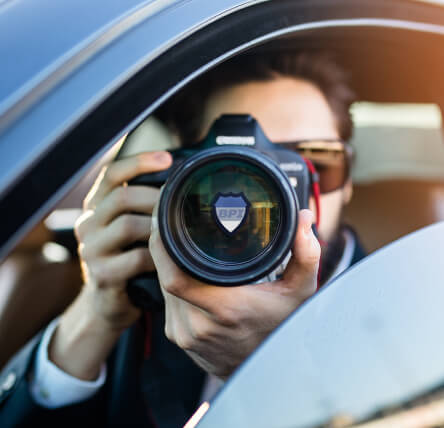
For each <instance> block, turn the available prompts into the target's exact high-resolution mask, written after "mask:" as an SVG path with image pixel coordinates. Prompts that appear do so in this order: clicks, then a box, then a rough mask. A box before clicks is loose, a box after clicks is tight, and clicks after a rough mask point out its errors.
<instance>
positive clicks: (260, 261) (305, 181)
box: [128, 115, 311, 307]
mask: <svg viewBox="0 0 444 428" xmlns="http://www.w3.org/2000/svg"><path fill="white" fill-rule="evenodd" d="M171 154H172V156H173V164H172V166H171V167H170V168H169V169H168V170H166V171H161V172H157V173H152V174H145V175H141V176H139V177H137V178H135V179H134V180H132V181H131V182H130V183H129V184H137V185H147V186H156V187H161V186H163V185H164V184H165V185H164V187H163V188H162V192H161V196H160V201H159V209H158V225H159V232H160V236H161V238H162V241H163V243H164V245H165V248H166V250H167V252H168V253H169V255H170V256H171V258H172V259H173V260H174V262H175V263H176V264H177V265H178V266H179V267H180V268H181V269H182V270H183V271H185V272H186V273H188V274H189V275H191V276H193V277H195V278H197V279H199V280H201V281H203V282H205V283H210V284H215V285H220V286H236V285H240V284H247V283H254V282H258V281H260V280H261V279H262V278H264V277H266V276H267V275H268V274H270V273H271V272H273V271H275V270H276V269H277V268H278V267H279V266H280V265H281V264H282V263H283V261H284V259H285V258H286V257H287V256H288V253H289V252H290V250H291V247H292V245H293V242H294V237H295V234H296V229H297V223H298V211H299V210H300V209H302V208H307V207H308V201H309V197H310V191H311V176H310V172H309V169H308V167H307V165H306V163H305V161H304V159H303V158H302V157H301V156H300V155H299V154H298V153H296V152H295V151H292V150H287V149H285V148H284V147H282V146H280V145H277V144H273V143H272V142H271V141H269V140H268V138H267V137H266V136H265V134H264V133H263V131H262V129H261V127H260V126H259V124H258V123H257V121H256V120H255V119H254V118H253V117H251V116H250V115H223V116H221V117H220V118H219V119H218V120H216V121H215V122H214V124H213V126H212V127H211V129H210V131H209V132H208V135H207V136H206V137H205V139H204V140H203V141H201V142H200V143H197V144H195V145H193V146H192V147H187V148H181V149H178V150H174V151H171ZM146 278H147V277H145V284H144V283H143V281H144V278H143V277H139V278H138V279H137V280H135V281H132V282H130V284H129V287H128V292H129V294H130V297H131V296H132V299H133V301H135V300H136V304H138V305H139V306H144V307H146V306H147V305H146V302H147V301H148V300H149V298H151V299H152V300H153V299H156V297H155V296H154V294H156V295H157V296H158V297H159V296H161V295H160V293H159V292H158V290H157V291H155V290H154V289H153V281H154V277H153V276H152V277H151V285H150V286H148V282H147V280H146ZM137 289H138V290H137ZM143 289H144V290H143ZM144 292H146V293H148V294H149V295H150V296H145V297H143V296H142V294H143V293H144ZM141 301H144V302H145V303H143V304H140V302H141Z"/></svg>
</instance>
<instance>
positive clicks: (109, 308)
mask: <svg viewBox="0 0 444 428" xmlns="http://www.w3.org/2000/svg"><path fill="white" fill-rule="evenodd" d="M170 165H171V156H170V154H169V153H167V152H153V153H143V154H139V155H136V156H132V157H128V158H125V159H122V160H118V161H115V162H113V163H111V164H110V165H109V166H108V167H107V168H105V169H104V170H103V171H102V173H101V174H100V175H99V177H98V179H97V181H96V182H95V184H94V186H93V187H92V189H91V191H90V193H89V194H88V196H87V197H86V199H85V202H84V213H83V215H82V216H81V217H80V219H79V221H78V222H77V224H76V227H75V232H76V237H77V240H78V242H79V256H80V261H81V266H82V271H83V275H84V280H85V285H84V286H83V289H82V291H81V292H80V294H79V296H78V297H77V299H76V300H75V301H74V303H73V305H71V306H70V307H69V308H68V309H67V310H66V311H65V313H64V314H63V315H62V317H61V321H60V324H59V326H58V327H57V330H56V332H55V334H54V336H53V339H52V341H51V344H50V348H49V356H50V359H51V360H52V361H53V362H54V363H55V364H57V365H58V366H59V367H60V368H62V369H63V370H64V371H66V372H68V373H70V374H72V375H74V376H76V377H78V378H81V379H93V378H94V377H95V376H97V374H98V372H99V369H100V365H101V364H102V363H103V361H104V360H105V359H106V357H107V355H108V353H109V351H110V349H111V348H112V346H113V345H114V343H115V342H116V340H117V339H118V337H119V336H120V334H121V333H122V332H123V330H125V329H126V328H127V327H128V326H130V325H131V324H132V323H133V322H134V321H135V320H136V319H137V318H138V317H139V315H140V310H139V309H138V308H136V307H135V306H133V305H132V304H131V302H130V300H129V298H128V295H127V293H126V284H127V281H128V279H129V278H131V277H133V276H135V275H137V274H140V273H142V272H146V271H151V270H154V265H153V261H152V259H151V256H150V253H149V250H148V247H147V246H146V247H144V248H134V249H128V250H125V248H126V247H128V246H129V245H131V244H132V243H134V242H137V241H147V240H148V238H149V234H150V229H151V217H150V215H151V213H152V211H153V208H154V206H155V204H156V203H157V200H158V198H159V189H156V188H152V187H147V186H128V185H126V182H127V181H129V180H131V179H132V178H134V177H136V176H138V175H140V174H144V173H150V172H155V171H161V170H164V169H166V168H168V167H169V166H170Z"/></svg>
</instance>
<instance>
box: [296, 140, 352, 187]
mask: <svg viewBox="0 0 444 428" xmlns="http://www.w3.org/2000/svg"><path fill="white" fill-rule="evenodd" d="M298 152H299V153H300V154H301V155H302V156H303V157H305V158H307V159H309V160H310V161H311V162H312V163H313V165H314V167H315V168H316V171H317V172H318V174H319V187H320V191H321V193H328V192H332V191H333V190H337V189H340V188H341V187H342V186H344V184H345V182H346V181H347V178H348V173H349V160H348V158H347V154H346V152H345V150H328V149H325V150H310V149H300V148H298Z"/></svg>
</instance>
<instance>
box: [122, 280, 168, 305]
mask: <svg viewBox="0 0 444 428" xmlns="http://www.w3.org/2000/svg"><path fill="white" fill-rule="evenodd" d="M126 291H127V293H128V296H129V298H130V300H131V302H132V303H133V304H134V305H135V306H137V307H138V308H140V309H143V310H144V311H156V312H158V311H161V310H163V308H164V300H163V295H162V292H161V291H160V285H159V280H158V278H157V273H156V272H148V273H143V274H141V275H138V276H136V277H134V278H131V279H130V280H129V281H128V285H127V286H126Z"/></svg>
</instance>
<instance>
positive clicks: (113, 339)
mask: <svg viewBox="0 0 444 428" xmlns="http://www.w3.org/2000/svg"><path fill="white" fill-rule="evenodd" d="M352 100H353V93H352V92H351V91H350V89H349V88H348V86H347V83H346V79H345V76H344V73H343V72H342V71H341V70H340V69H339V68H338V67H337V66H336V65H335V64H334V63H333V62H332V61H331V60H330V59H329V58H327V57H325V56H324V55H319V54H307V53H300V54H294V53H292V54H278V55H276V56H266V57H264V55H253V56H244V57H241V58H238V59H235V60H233V61H230V62H228V63H226V64H224V65H223V66H221V67H220V68H218V69H217V70H216V71H214V72H211V73H209V74H208V75H207V76H206V77H204V79H201V80H200V81H199V82H197V83H196V85H192V86H190V87H189V88H188V89H187V90H186V91H184V92H183V93H182V94H180V95H178V96H177V97H175V99H174V100H172V101H171V102H170V103H169V104H168V106H166V107H164V108H163V109H162V110H161V111H159V112H158V113H159V117H161V118H162V119H163V120H164V122H165V123H166V124H167V125H168V126H170V128H171V130H172V131H173V132H174V133H175V134H176V135H177V136H178V138H179V139H180V140H181V141H182V142H183V143H186V142H190V141H191V142H195V141H198V140H200V139H201V138H203V137H204V136H205V134H206V133H207V131H208V129H209V128H210V126H211V124H212V123H213V121H214V120H215V119H216V118H217V117H219V116H220V115H221V114H224V113H241V114H242V113H249V114H251V115H252V116H253V117H255V118H256V119H257V121H258V122H259V124H260V125H261V127H262V129H263V130H264V132H265V134H266V135H267V136H268V138H269V139H270V140H271V141H273V142H276V143H285V142H297V141H301V140H304V141H310V140H316V141H319V140H323V141H324V142H326V143H327V144H324V146H325V148H324V149H323V151H322V153H323V155H324V156H325V159H328V157H329V155H332V153H333V154H334V156H333V157H332V156H330V157H332V159H333V158H334V162H333V164H334V165H333V166H334V167H335V168H336V170H335V169H334V168H333V167H332V165H328V162H327V164H324V165H320V166H321V167H322V166H323V167H325V171H326V172H330V173H332V174H333V175H332V176H331V177H330V178H331V179H330V180H328V176H327V175H326V174H325V173H324V172H323V171H320V175H321V192H322V190H328V193H324V194H322V195H321V198H320V208H321V209H320V212H321V213H322V216H321V217H320V226H319V235H320V238H321V240H322V241H323V243H324V244H323V250H322V253H323V256H322V269H321V274H322V282H324V283H325V282H326V281H327V280H328V279H329V278H330V277H332V276H334V275H335V274H337V273H339V272H340V271H341V270H343V269H345V268H347V267H348V266H350V265H351V264H352V262H353V261H354V260H355V259H357V258H359V257H360V255H361V252H360V251H359V247H358V245H357V242H356V240H355V238H354V237H353V235H352V234H351V233H350V232H349V231H344V230H343V229H342V228H340V227H339V224H340V219H341V211H342V208H343V206H344V205H345V204H346V203H347V202H348V201H349V200H350V198H351V193H352V186H351V181H350V177H349V176H348V172H349V162H350V159H349V158H348V157H347V154H346V152H347V150H346V149H345V145H344V144H343V143H341V141H342V140H344V141H345V140H347V139H348V138H349V137H350V134H351V127H352V125H351V120H350V116H349V112H348V109H349V107H350V104H351V102H352ZM333 142H335V143H336V144H333ZM330 143H331V145H329V144H330ZM288 144H289V145H288V147H290V148H291V147H292V145H293V146H295V147H296V146H297V144H294V143H288ZM333 147H334V148H335V149H334V150H333ZM338 147H339V149H338ZM341 148H342V150H341ZM330 152H332V153H330ZM308 154H309V153H308ZM338 156H339V158H338ZM325 159H324V161H325ZM338 159H339V160H340V161H339V162H338ZM170 164H171V156H170V155H169V154H168V153H167V152H155V153H143V154H140V155H137V156H133V157H129V158H126V159H122V160H119V161H116V162H114V163H112V164H111V165H109V166H108V168H107V169H105V170H104V171H103V172H102V174H101V175H100V176H99V178H98V180H97V181H96V183H95V185H94V186H93V188H92V189H91V191H90V193H89V194H88V196H87V198H86V200H85V203H84V214H83V215H82V217H81V219H80V221H79V222H78V224H77V226H76V235H77V238H78V241H79V255H80V260H81V264H82V269H83V273H84V280H85V285H84V287H83V289H82V291H81V292H80V294H79V295H78V297H77V298H76V300H75V301H74V302H73V304H72V305H71V306H70V307H69V308H68V309H67V310H66V311H65V312H64V313H63V314H62V315H61V317H60V318H59V319H57V320H55V321H54V322H53V323H52V324H51V325H50V326H48V328H47V329H46V330H45V332H44V334H43V338H42V337H41V336H39V337H37V338H35V339H34V341H33V343H32V344H30V345H28V347H27V348H25V349H24V350H23V351H22V353H21V355H20V356H18V357H17V358H16V359H15V364H19V363H20V367H21V372H22V373H23V377H24V378H25V379H26V376H25V375H26V374H27V375H30V376H31V377H32V378H31V380H30V381H29V382H25V381H23V382H22V383H21V385H22V387H21V388H17V391H16V392H15V393H14V394H13V395H12V396H11V397H10V398H9V399H8V400H7V401H6V402H5V403H4V404H3V409H2V410H1V412H0V421H1V417H2V414H8V408H9V409H10V410H9V414H11V413H13V412H14V410H13V409H14V405H17V403H21V404H20V405H21V417H20V418H18V419H17V420H18V421H21V422H23V423H25V422H29V421H30V420H32V421H33V422H34V423H35V421H37V420H39V419H40V420H41V421H42V423H45V424H48V423H49V424H56V423H66V421H67V420H74V419H79V418H80V419H82V418H84V417H88V418H89V420H90V422H91V423H92V424H95V423H96V424H99V425H101V424H110V425H111V424H119V423H122V424H125V425H132V424H141V425H145V426H155V425H153V424H156V423H157V425H158V426H160V427H170V426H171V427H174V426H181V425H182V424H183V423H184V422H185V421H186V419H187V418H188V417H189V416H190V415H191V414H192V412H193V410H194V409H195V408H196V405H197V404H198V403H199V401H200V400H202V399H205V397H206V396H205V394H207V393H208V392H209V391H210V390H211V389H212V386H214V383H215V382H214V380H215V379H221V380H224V379H226V378H227V377H228V376H229V375H230V374H231V373H232V372H233V371H234V370H235V369H236V368H237V367H238V366H239V365H240V364H241V363H242V361H243V360H244V359H245V358H246V357H247V356H248V355H249V354H250V353H251V352H252V351H253V350H254V349H255V348H256V347H257V346H258V345H259V344H260V343H261V342H262V340H263V339H264V338H265V337H266V336H267V335H268V334H269V333H270V332H271V331H272V330H273V329H274V328H275V327H276V326H277V325H279V323H280V322H282V321H283V320H284V319H285V318H286V317H287V316H288V315H289V314H290V313H291V312H292V311H294V310H295V309H296V308H297V307H298V306H299V305H300V304H301V303H303V302H304V301H305V300H306V299H307V298H308V297H310V296H311V295H312V294H313V293H314V292H315V290H316V288H317V281H318V266H319V260H320V255H321V251H320V244H319V242H318V240H317V239H316V237H315V236H314V234H313V232H312V228H311V226H312V223H313V221H314V219H315V215H319V212H318V213H316V214H315V213H313V211H310V210H302V211H301V212H300V221H299V225H298V230H297V234H296V238H295V242H294V246H293V249H292V257H291V259H290V261H289V262H288V265H287V266H286V268H285V271H284V273H283V277H282V279H280V280H279V281H274V282H262V283H260V284H249V285H243V286H239V287H230V288H224V287H216V286H212V285H207V284H204V283H202V282H199V281H197V280H195V279H193V278H190V277H189V276H188V275H186V274H185V273H184V272H182V271H181V270H180V269H179V268H178V267H177V266H176V265H175V264H174V263H173V262H172V261H171V259H170V258H169V256H168V254H167V253H166V251H165V248H164V246H163V243H162V241H161V239H160V237H159V233H158V228H157V219H156V214H155V211H156V210H155V206H156V203H157V200H158V197H159V191H158V190H157V189H154V188H149V187H143V186H127V185H126V182H127V181H129V180H131V179H132V178H133V177H135V176H137V175H139V174H142V173H150V172H155V171H160V170H163V169H166V168H168V167H169V166H170ZM329 166H330V168H328V167H329ZM338 177H339V178H338ZM332 183H333V185H332ZM311 203H312V205H313V201H311ZM312 210H314V205H313V206H312ZM149 230H151V236H150V238H149V248H136V249H129V250H122V248H128V246H130V245H131V244H132V243H134V242H136V241H140V240H143V239H145V240H146V238H147V231H149ZM154 269H156V270H157V273H158V276H159V281H160V284H161V289H162V293H163V295H164V298H165V318H163V316H157V315H156V316H153V317H151V318H149V317H148V318H147V320H148V321H149V325H148V327H145V329H144V330H143V329H142V327H141V323H140V322H137V321H138V320H139V319H140V317H141V311H140V310H139V309H137V308H136V307H134V306H133V305H132V304H131V302H130V301H129V299H128V296H127V294H126V284H127V280H128V279H129V278H131V277H133V276H135V275H137V274H140V273H142V272H145V271H152V270H154ZM163 330H165V334H166V337H167V338H168V339H169V341H167V340H166V339H165V336H164V335H163ZM144 335H145V336H147V335H149V336H151V340H150V341H149V342H146V343H145V344H146V345H147V343H148V345H149V346H150V347H151V348H150V349H147V348H146V349H145V359H143V349H142V347H143V336H144ZM116 344H117V346H116ZM174 344H177V345H178V346H175V345H174ZM182 350H184V351H185V353H184V352H183V351H182ZM187 355H188V356H187ZM189 357H190V358H189ZM17 361H18V362H17ZM32 361H34V364H31V362H32ZM192 361H194V362H195V363H196V364H194V363H193V362H192ZM13 363H14V361H13ZM23 367H24V368H23ZM199 367H200V368H199ZM201 369H203V370H204V371H202V370H201ZM205 372H206V373H207V374H208V375H209V376H205ZM205 382H206V383H205ZM204 383H205V384H204ZM216 383H217V382H216ZM202 390H203V391H202ZM202 392H203V394H204V395H202ZM14 403H16V404H14ZM15 417H16V418H17V416H15ZM71 418H72V419H71ZM150 424H151V425H150Z"/></svg>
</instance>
